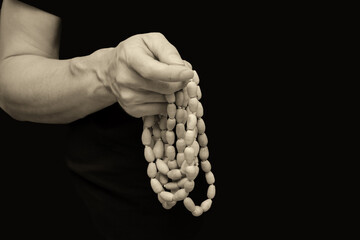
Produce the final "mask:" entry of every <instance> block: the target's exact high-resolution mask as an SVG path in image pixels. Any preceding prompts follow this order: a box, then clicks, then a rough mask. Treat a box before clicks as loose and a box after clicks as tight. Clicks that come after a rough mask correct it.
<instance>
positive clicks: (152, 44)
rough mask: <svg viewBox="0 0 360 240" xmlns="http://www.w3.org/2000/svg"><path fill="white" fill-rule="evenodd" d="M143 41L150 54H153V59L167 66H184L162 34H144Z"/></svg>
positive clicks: (173, 47) (176, 51)
mask: <svg viewBox="0 0 360 240" xmlns="http://www.w3.org/2000/svg"><path fill="white" fill-rule="evenodd" d="M143 40H144V42H145V44H146V45H147V47H148V48H149V50H150V51H151V52H152V54H154V57H155V58H157V59H158V60H159V61H160V62H162V63H166V64H169V65H181V66H185V64H184V61H183V60H182V58H181V56H180V54H179V52H178V50H177V49H176V48H175V46H174V45H172V44H171V43H170V42H169V41H168V40H167V39H166V38H165V36H164V35H163V34H161V33H149V34H145V35H144V37H143Z"/></svg>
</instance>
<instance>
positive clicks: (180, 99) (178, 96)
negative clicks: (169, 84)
mask: <svg viewBox="0 0 360 240" xmlns="http://www.w3.org/2000/svg"><path fill="white" fill-rule="evenodd" d="M175 103H176V105H177V106H179V107H180V106H182V105H183V103H184V92H183V91H177V92H176V93H175Z"/></svg>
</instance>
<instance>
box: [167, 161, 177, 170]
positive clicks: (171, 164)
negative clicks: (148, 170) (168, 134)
mask: <svg viewBox="0 0 360 240" xmlns="http://www.w3.org/2000/svg"><path fill="white" fill-rule="evenodd" d="M167 165H168V167H169V169H170V170H171V169H175V168H178V164H177V162H176V160H171V161H168V163H167Z"/></svg>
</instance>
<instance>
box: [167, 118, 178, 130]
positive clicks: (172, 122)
mask: <svg viewBox="0 0 360 240" xmlns="http://www.w3.org/2000/svg"><path fill="white" fill-rule="evenodd" d="M175 125H176V119H175V118H169V119H168V120H167V122H166V127H167V130H173V129H174V127H175Z"/></svg>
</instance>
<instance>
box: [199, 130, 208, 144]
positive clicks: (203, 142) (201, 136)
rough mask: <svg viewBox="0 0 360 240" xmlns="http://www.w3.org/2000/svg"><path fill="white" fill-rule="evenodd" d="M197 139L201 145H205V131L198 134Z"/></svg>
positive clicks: (206, 141) (206, 139) (206, 140)
mask: <svg viewBox="0 0 360 240" xmlns="http://www.w3.org/2000/svg"><path fill="white" fill-rule="evenodd" d="M198 141H199V144H200V146H201V147H206V146H207V144H208V138H207V136H206V133H203V134H200V135H198Z"/></svg>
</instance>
